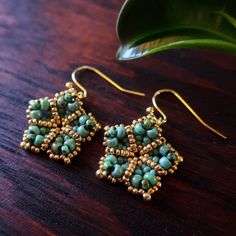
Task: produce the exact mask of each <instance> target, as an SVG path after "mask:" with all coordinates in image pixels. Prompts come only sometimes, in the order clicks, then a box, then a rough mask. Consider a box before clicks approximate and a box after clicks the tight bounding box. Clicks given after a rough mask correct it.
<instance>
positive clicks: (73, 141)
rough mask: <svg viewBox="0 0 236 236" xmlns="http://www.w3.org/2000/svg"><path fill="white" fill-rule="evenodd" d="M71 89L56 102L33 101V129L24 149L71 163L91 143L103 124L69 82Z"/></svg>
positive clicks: (30, 112)
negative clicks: (43, 153)
mask: <svg viewBox="0 0 236 236" xmlns="http://www.w3.org/2000/svg"><path fill="white" fill-rule="evenodd" d="M66 86H67V87H68V89H67V90H65V91H62V92H60V93H57V94H55V97H54V98H53V99H49V98H48V97H46V98H40V99H37V100H31V101H30V102H29V107H28V109H27V110H26V114H27V119H28V123H29V127H28V129H27V130H25V132H24V135H23V141H22V142H21V147H22V148H24V149H26V150H31V151H33V152H36V153H39V152H41V151H42V152H44V151H46V152H47V153H48V155H49V158H50V159H54V160H62V161H64V163H65V164H70V163H71V159H72V158H73V157H74V156H76V155H77V154H78V152H79V151H80V149H81V148H80V147H81V143H82V142H86V141H90V140H91V139H92V137H93V136H94V134H95V133H96V131H97V130H98V129H100V128H101V125H100V124H99V123H98V122H97V121H96V119H95V117H94V116H93V115H92V113H86V112H85V110H84V109H83V108H82V105H83V102H82V100H83V98H84V95H83V93H82V92H78V91H77V90H76V89H75V88H74V87H73V85H72V83H67V84H66Z"/></svg>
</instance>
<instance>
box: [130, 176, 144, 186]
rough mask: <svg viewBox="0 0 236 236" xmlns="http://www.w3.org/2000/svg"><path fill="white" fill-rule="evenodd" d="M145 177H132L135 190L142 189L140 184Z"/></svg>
mask: <svg viewBox="0 0 236 236" xmlns="http://www.w3.org/2000/svg"><path fill="white" fill-rule="evenodd" d="M142 179H143V177H142V176H141V175H134V176H132V177H131V184H132V185H133V186H134V187H135V188H140V183H141V181H142Z"/></svg>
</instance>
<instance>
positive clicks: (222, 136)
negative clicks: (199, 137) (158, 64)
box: [152, 89, 227, 139]
mask: <svg viewBox="0 0 236 236" xmlns="http://www.w3.org/2000/svg"><path fill="white" fill-rule="evenodd" d="M161 93H172V94H174V95H175V96H176V97H177V98H178V99H179V100H180V101H181V102H182V103H183V104H184V106H185V107H186V108H187V109H188V110H189V111H190V112H191V113H192V115H193V116H195V118H196V119H197V120H198V121H199V122H200V123H201V124H202V125H203V126H205V127H206V128H208V129H209V130H211V131H212V132H214V133H215V134H217V135H219V136H220V137H221V138H224V139H227V137H226V136H224V135H223V134H222V133H220V132H219V131H217V130H216V129H214V128H212V127H211V126H210V125H208V124H207V123H206V122H205V121H203V120H202V118H201V117H199V115H198V114H197V113H196V112H195V111H194V110H193V109H192V108H191V107H190V105H188V103H187V102H186V101H185V100H184V99H183V98H182V97H181V96H180V95H179V94H178V93H177V92H176V91H174V90H172V89H161V90H158V91H156V92H155V94H154V95H153V97H152V103H153V106H154V107H155V108H156V109H157V110H158V112H159V113H160V114H161V115H162V117H163V120H162V122H163V123H165V122H166V121H167V117H166V115H165V113H164V112H163V111H162V110H161V109H160V108H159V107H158V106H157V103H156V97H157V96H158V95H160V94H161Z"/></svg>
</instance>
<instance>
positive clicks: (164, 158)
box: [159, 156, 171, 170]
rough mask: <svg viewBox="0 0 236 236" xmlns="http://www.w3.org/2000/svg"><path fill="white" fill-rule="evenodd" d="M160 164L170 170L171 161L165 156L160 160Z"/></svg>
mask: <svg viewBox="0 0 236 236" xmlns="http://www.w3.org/2000/svg"><path fill="white" fill-rule="evenodd" d="M159 164H160V166H161V167H162V168H163V169H165V170H168V169H169V168H170V167H171V162H170V161H169V160H168V159H167V157H165V156H164V157H162V158H161V159H160V160H159Z"/></svg>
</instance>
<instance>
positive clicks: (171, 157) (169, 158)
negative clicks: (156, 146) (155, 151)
mask: <svg viewBox="0 0 236 236" xmlns="http://www.w3.org/2000/svg"><path fill="white" fill-rule="evenodd" d="M167 158H168V160H170V161H172V162H174V161H176V159H177V156H176V154H175V153H168V155H167Z"/></svg>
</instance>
